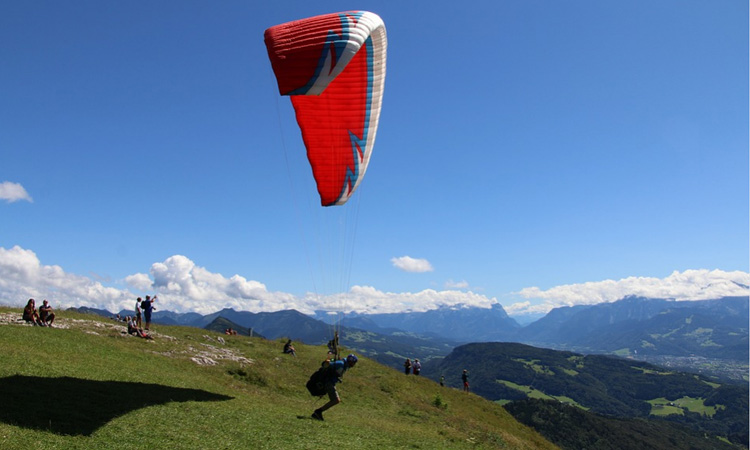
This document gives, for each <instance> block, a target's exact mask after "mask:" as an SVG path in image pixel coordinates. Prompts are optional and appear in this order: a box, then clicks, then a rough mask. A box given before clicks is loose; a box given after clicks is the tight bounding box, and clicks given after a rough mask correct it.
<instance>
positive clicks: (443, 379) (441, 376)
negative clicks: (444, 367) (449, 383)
mask: <svg viewBox="0 0 750 450" xmlns="http://www.w3.org/2000/svg"><path fill="white" fill-rule="evenodd" d="M440 386H445V375H440Z"/></svg>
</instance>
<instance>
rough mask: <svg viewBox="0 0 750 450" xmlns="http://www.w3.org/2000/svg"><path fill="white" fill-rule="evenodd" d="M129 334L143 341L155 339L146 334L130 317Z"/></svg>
mask: <svg viewBox="0 0 750 450" xmlns="http://www.w3.org/2000/svg"><path fill="white" fill-rule="evenodd" d="M128 334H132V335H133V336H138V337H140V338H143V339H152V340H153V339H154V338H152V337H151V336H150V335H148V334H146V333H145V332H144V331H143V330H142V329H140V328H138V325H137V324H136V321H135V320H133V318H132V317H130V316H128Z"/></svg>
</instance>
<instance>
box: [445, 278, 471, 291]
mask: <svg viewBox="0 0 750 450" xmlns="http://www.w3.org/2000/svg"><path fill="white" fill-rule="evenodd" d="M445 288H446V289H468V288H469V283H468V282H467V281H466V280H461V281H453V280H448V281H446V282H445Z"/></svg>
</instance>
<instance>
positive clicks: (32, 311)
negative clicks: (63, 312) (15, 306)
mask: <svg viewBox="0 0 750 450" xmlns="http://www.w3.org/2000/svg"><path fill="white" fill-rule="evenodd" d="M22 317H23V320H25V321H26V323H31V324H32V325H35V326H40V327H52V324H53V323H55V313H53V312H52V306H50V304H49V302H48V301H47V299H44V301H43V302H42V306H40V307H39V309H38V310H37V308H36V301H35V300H34V299H33V298H30V299H29V301H28V303H26V307H24V308H23V316H22Z"/></svg>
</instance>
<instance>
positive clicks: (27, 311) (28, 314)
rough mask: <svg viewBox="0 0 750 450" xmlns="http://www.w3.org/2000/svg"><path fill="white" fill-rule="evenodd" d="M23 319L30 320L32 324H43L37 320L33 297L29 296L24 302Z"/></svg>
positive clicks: (37, 315)
mask: <svg viewBox="0 0 750 450" xmlns="http://www.w3.org/2000/svg"><path fill="white" fill-rule="evenodd" d="M22 317H23V320H25V321H26V322H31V323H32V324H33V325H39V326H42V327H43V326H44V325H43V324H42V321H41V320H39V314H37V312H36V302H35V301H34V299H33V298H30V299H29V301H28V302H27V303H26V307H24V308H23V316H22Z"/></svg>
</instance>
